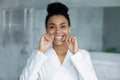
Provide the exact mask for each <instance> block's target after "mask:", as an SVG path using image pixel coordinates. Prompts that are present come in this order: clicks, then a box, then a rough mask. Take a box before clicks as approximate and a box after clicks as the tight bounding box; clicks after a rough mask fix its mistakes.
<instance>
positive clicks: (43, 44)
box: [39, 33, 54, 53]
mask: <svg viewBox="0 0 120 80" xmlns="http://www.w3.org/2000/svg"><path fill="white" fill-rule="evenodd" d="M53 40H54V36H53V35H50V34H47V33H46V34H44V35H43V36H42V37H41V39H40V43H39V50H40V51H41V52H43V53H44V52H45V51H46V50H47V49H48V48H49V47H50V45H51V43H52V42H53Z"/></svg>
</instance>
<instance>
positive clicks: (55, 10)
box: [47, 2, 68, 14]
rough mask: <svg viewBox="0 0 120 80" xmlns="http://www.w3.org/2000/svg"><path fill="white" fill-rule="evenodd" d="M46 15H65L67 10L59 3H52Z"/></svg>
mask: <svg viewBox="0 0 120 80" xmlns="http://www.w3.org/2000/svg"><path fill="white" fill-rule="evenodd" d="M47 12H48V14H67V13H68V8H67V6H65V5H64V4H62V3H60V2H54V3H51V4H49V5H48V7H47Z"/></svg>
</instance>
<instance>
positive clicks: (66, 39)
mask: <svg viewBox="0 0 120 80" xmlns="http://www.w3.org/2000/svg"><path fill="white" fill-rule="evenodd" d="M65 42H66V43H67V44H69V36H66V38H65Z"/></svg>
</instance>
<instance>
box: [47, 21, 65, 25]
mask: <svg viewBox="0 0 120 80" xmlns="http://www.w3.org/2000/svg"><path fill="white" fill-rule="evenodd" d="M64 24H66V23H64V22H63V23H61V24H60V25H64ZM48 25H55V24H54V23H49V24H48Z"/></svg>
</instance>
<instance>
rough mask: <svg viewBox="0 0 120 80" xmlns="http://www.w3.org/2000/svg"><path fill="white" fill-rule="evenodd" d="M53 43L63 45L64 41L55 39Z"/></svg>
mask: <svg viewBox="0 0 120 80" xmlns="http://www.w3.org/2000/svg"><path fill="white" fill-rule="evenodd" d="M53 44H54V45H56V46H61V45H63V42H62V41H54V42H53Z"/></svg>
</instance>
